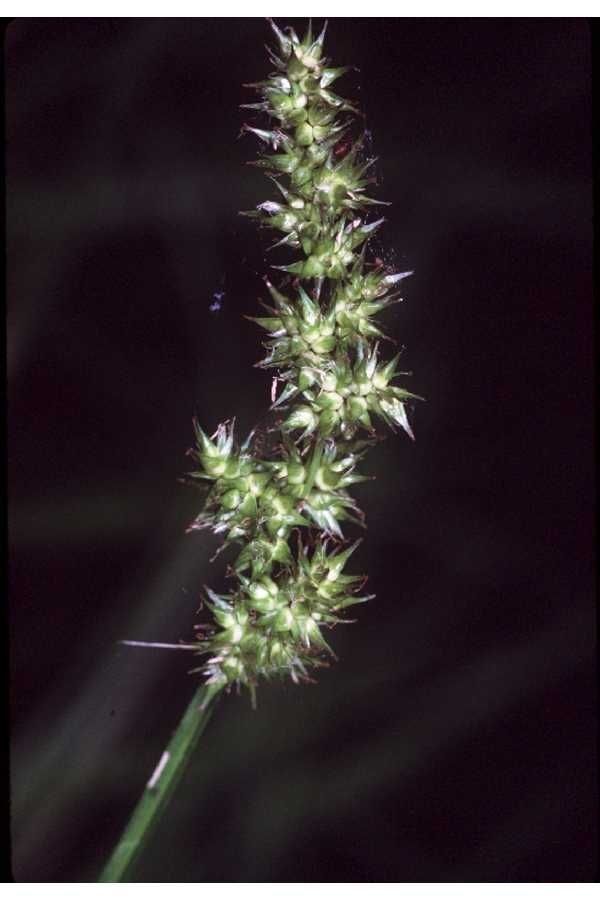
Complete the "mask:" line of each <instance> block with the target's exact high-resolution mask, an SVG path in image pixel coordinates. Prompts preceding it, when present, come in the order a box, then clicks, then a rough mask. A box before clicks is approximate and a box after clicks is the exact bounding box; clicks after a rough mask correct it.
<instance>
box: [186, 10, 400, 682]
mask: <svg viewBox="0 0 600 900" xmlns="http://www.w3.org/2000/svg"><path fill="white" fill-rule="evenodd" d="M271 26H272V28H273V31H274V32H275V35H276V38H277V42H278V50H277V53H273V52H271V51H269V55H270V59H271V62H272V64H273V65H274V67H275V72H274V73H273V74H271V75H270V76H269V77H268V78H267V79H266V80H265V81H262V82H259V83H257V84H253V85H249V87H252V88H254V89H256V90H257V91H258V93H259V95H260V101H259V102H257V103H252V104H247V105H246V107H247V108H250V109H253V110H255V111H257V112H260V113H262V114H264V115H265V116H266V117H268V126H267V127H265V128H259V127H253V126H250V125H245V126H244V129H243V130H244V131H246V132H250V133H252V134H254V135H256V137H258V138H259V140H260V141H261V142H262V144H263V145H264V146H263V150H264V153H263V155H262V156H261V158H260V159H259V160H258V161H257V162H256V165H258V166H260V167H262V168H264V169H265V170H266V172H267V173H268V175H269V177H270V178H271V180H272V181H273V182H274V185H275V186H276V188H277V190H278V199H277V200H267V201H266V202H264V203H261V204H259V206H258V207H257V209H256V210H253V211H252V212H249V213H246V215H249V216H251V217H253V218H256V219H258V220H259V222H260V224H261V225H263V226H266V227H268V228H270V229H273V230H275V231H277V232H279V233H282V234H283V237H282V238H281V240H278V241H277V242H276V244H275V245H274V246H282V245H283V246H285V247H288V248H291V249H292V250H294V251H296V253H299V254H300V258H299V259H295V260H294V261H292V262H291V263H289V264H288V265H285V266H275V267H274V268H277V269H279V270H283V271H284V272H285V273H286V274H285V276H282V277H283V278H284V280H285V282H286V284H284V285H282V289H281V290H279V289H278V288H276V287H274V286H273V285H272V284H271V283H270V281H268V280H267V281H266V287H267V289H268V291H269V294H270V297H271V304H272V305H267V304H265V306H266V310H267V312H268V315H267V316H263V317H258V318H256V319H255V321H256V322H257V323H258V325H260V326H261V327H262V328H263V329H264V330H265V331H266V332H267V334H268V339H267V340H266V343H265V348H266V351H267V355H266V356H265V358H264V359H263V360H262V361H261V362H260V363H259V365H260V366H262V367H263V368H269V369H271V368H272V369H274V370H275V373H276V379H277V380H276V382H275V384H279V383H281V386H282V387H281V392H280V394H279V396H278V397H277V398H276V399H275V400H274V402H273V405H272V409H273V410H275V414H276V415H280V416H281V417H280V418H279V419H277V423H276V426H275V429H274V430H276V431H277V432H278V434H279V443H278V445H277V449H276V451H275V452H274V453H273V454H271V458H267V459H261V458H259V456H258V454H257V453H256V452H255V451H254V449H253V446H252V445H253V435H251V436H250V437H249V438H248V440H247V441H246V442H245V443H244V444H243V445H241V446H238V445H236V443H235V440H234V434H233V425H232V424H230V423H225V424H222V425H220V426H219V428H218V429H217V431H216V432H215V434H214V435H213V436H212V437H208V436H207V435H206V434H205V433H204V431H203V430H202V429H201V428H200V427H199V426H198V425H197V424H196V439H197V443H196V448H195V450H194V451H192V455H193V456H194V458H195V460H196V461H197V463H198V469H197V471H195V472H193V473H191V475H192V477H195V478H198V479H203V480H206V481H208V482H209V484H210V487H209V490H208V494H207V498H206V501H205V505H204V509H203V511H202V513H201V514H200V515H199V516H198V518H197V519H196V520H195V522H193V523H192V526H191V528H192V529H196V528H211V529H212V530H213V531H214V532H215V533H218V534H222V535H223V536H224V541H225V545H230V544H237V545H238V546H240V547H241V549H240V552H239V555H238V556H237V559H236V560H235V562H234V563H233V566H232V569H233V574H234V576H235V579H236V588H235V590H234V591H233V592H232V593H231V594H228V595H218V594H216V593H214V591H211V590H207V594H208V600H207V605H208V606H209V608H210V610H211V611H212V614H213V617H214V624H213V625H212V626H209V627H208V628H203V630H202V631H201V636H200V637H199V640H198V650H199V652H201V653H206V654H208V655H209V658H208V661H207V662H206V663H205V665H204V666H203V667H202V670H201V671H203V673H204V674H205V676H206V677H207V680H208V681H209V682H212V683H218V684H223V685H228V684H233V683H237V684H238V685H240V684H243V685H246V686H248V687H249V688H250V689H251V691H252V693H253V694H254V689H255V685H256V683H257V681H258V679H259V678H260V677H261V676H263V677H270V676H273V675H276V674H283V675H286V674H287V675H290V676H291V677H292V678H293V680H294V681H298V680H306V679H308V672H309V669H310V668H311V667H315V666H320V665H324V664H325V662H326V659H327V656H328V655H332V651H331V649H330V647H329V645H328V643H327V642H326V640H325V638H324V636H323V630H324V629H325V628H331V627H333V626H334V625H336V624H337V623H338V622H340V621H342V618H341V614H342V613H343V611H344V610H345V609H347V608H348V607H350V606H353V605H354V604H357V603H361V602H364V601H365V600H368V599H370V598H369V596H366V595H361V594H360V593H359V592H360V590H361V588H362V586H363V585H364V582H365V579H364V578H363V577H362V576H353V575H347V574H345V573H344V572H343V569H344V566H345V564H346V562H347V560H348V558H349V557H350V555H351V554H352V553H353V551H354V550H355V548H356V546H357V544H358V542H356V543H354V544H352V545H351V546H350V547H346V545H345V543H344V534H343V531H342V523H344V522H348V521H349V522H353V523H356V524H359V525H360V524H362V521H363V517H362V514H361V512H360V510H359V509H358V508H357V506H356V503H355V501H354V500H353V498H352V497H351V495H350V494H349V492H348V488H349V487H350V486H351V485H353V484H356V483H357V482H359V481H363V480H365V479H364V476H362V475H360V474H358V472H357V471H356V466H357V464H358V462H359V460H360V459H361V457H362V456H363V454H364V452H365V450H366V449H367V448H368V447H369V445H370V444H371V443H372V442H373V440H374V434H375V433H374V418H375V420H377V419H379V420H382V421H383V422H384V423H386V424H388V425H390V426H391V427H392V428H394V427H395V426H399V427H400V428H402V429H404V431H406V432H407V434H408V435H409V436H410V437H412V431H411V428H410V425H409V421H408V417H407V413H406V403H407V402H408V401H409V400H411V399H412V398H415V395H414V394H411V393H410V392H409V391H407V390H405V389H404V388H402V387H399V386H398V385H396V384H395V380H396V378H397V376H398V375H400V374H407V373H400V372H398V371H397V364H398V356H396V357H394V358H393V359H391V360H389V361H384V360H380V358H379V343H378V342H379V341H380V340H381V339H382V338H384V335H383V333H382V331H381V329H380V327H379V325H378V324H377V323H376V321H375V319H376V317H377V316H378V315H379V314H380V313H381V312H382V311H383V310H385V309H386V308H387V307H388V306H389V305H390V304H392V303H394V302H396V301H397V300H398V299H399V296H398V294H395V293H393V291H394V289H395V286H396V285H398V283H399V282H400V281H401V280H402V279H403V278H404V277H406V276H407V275H410V274H411V273H410V272H402V273H393V272H390V271H388V270H386V269H384V268H383V266H382V265H381V264H373V263H369V262H368V256H367V248H368V241H369V238H370V237H371V236H372V235H373V234H374V232H375V231H376V230H377V229H378V228H379V226H380V225H381V223H382V222H383V219H377V220H376V221H374V222H367V221H365V217H366V215H367V214H368V212H369V208H370V207H371V206H373V205H376V204H377V203H378V202H379V201H376V200H373V199H372V198H370V197H367V196H366V195H365V190H366V189H367V187H368V185H369V183H370V182H371V181H372V179H370V178H369V175H368V170H369V167H370V166H371V165H372V163H373V160H372V159H365V153H364V146H363V140H362V137H361V136H360V135H359V136H358V137H357V138H356V139H354V140H352V139H350V140H349V139H348V136H349V135H351V133H352V127H353V125H354V123H355V122H356V119H357V116H358V111H357V110H356V109H355V107H354V106H353V105H352V104H351V103H349V102H347V101H346V100H344V99H343V98H342V97H340V96H338V95H337V94H335V93H333V92H332V91H331V89H330V88H331V85H332V84H333V83H334V82H335V81H336V80H337V79H338V78H339V77H340V76H341V75H343V74H344V73H345V72H346V71H348V68H349V67H345V68H333V67H331V66H330V64H329V62H328V60H327V59H325V58H324V57H323V39H324V35H325V28H324V29H323V31H322V32H321V33H320V34H319V36H318V37H316V38H313V35H312V31H311V28H310V26H309V29H308V32H307V34H306V36H305V37H304V39H303V40H300V39H299V38H298V36H297V35H296V33H295V32H294V31H293V30H292V29H288V30H287V32H286V33H284V32H282V31H281V30H280V29H279V28H278V27H277V26H276V25H275V23H274V22H272V21H271ZM302 282H304V284H302ZM345 547H346V549H344V548H345Z"/></svg>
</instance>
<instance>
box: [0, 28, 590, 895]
mask: <svg viewBox="0 0 600 900" xmlns="http://www.w3.org/2000/svg"><path fill="white" fill-rule="evenodd" d="M282 24H284V23H282ZM291 24H295V25H297V26H298V27H301V28H302V27H303V25H304V23H302V22H299V23H298V22H294V23H291ZM267 39H268V27H267V25H266V23H265V22H264V21H263V20H262V19H259V18H251V19H37V20H36V19H27V20H26V19H21V20H18V19H17V20H15V21H14V22H13V23H12V24H11V25H9V26H8V30H7V33H6V37H5V55H6V116H7V118H6V123H7V124H6V127H7V132H6V135H7V193H8V196H7V201H8V204H7V212H8V263H9V268H8V288H9V307H8V387H9V420H8V421H9V445H8V453H9V490H10V494H9V540H10V625H11V632H10V634H11V723H12V768H11V789H12V813H11V832H12V859H13V869H14V877H15V879H16V880H17V881H93V880H95V878H96V877H97V874H98V871H99V868H100V866H101V864H102V862H103V861H104V859H105V857H106V855H107V854H108V852H109V850H110V848H111V846H112V845H113V843H114V841H115V840H116V838H117V836H118V835H119V833H120V830H121V829H122V827H123V825H124V823H125V821H126V817H127V814H128V812H129V811H130V809H131V808H132V806H133V804H134V802H135V800H136V798H137V796H138V795H139V792H140V790H141V788H142V786H143V784H144V783H145V781H146V779H147V778H148V776H149V774H150V772H151V771H152V769H153V767H154V765H155V764H156V762H157V760H158V758H159V756H160V753H161V751H162V749H163V747H164V745H165V743H166V741H167V739H168V736H169V734H170V732H171V730H172V728H173V727H174V726H175V724H176V723H177V721H178V719H179V717H180V715H181V713H182V711H183V709H184V708H185V706H186V704H187V702H188V700H189V698H190V696H191V694H192V691H193V689H194V682H193V677H192V676H188V675H187V669H188V668H189V662H190V659H189V657H188V656H186V655H185V654H183V653H180V654H178V653H175V652H174V653H170V652H168V651H164V652H161V651H157V650H156V651H154V650H135V649H130V648H125V647H121V646H119V645H118V644H117V641H118V640H119V639H120V638H136V639H140V640H156V641H176V640H178V639H179V638H189V637H190V635H191V633H192V626H193V624H194V623H195V622H196V621H197V615H196V610H197V608H198V605H199V599H200V593H201V588H202V585H203V584H204V583H205V582H209V583H210V584H211V585H212V586H213V587H216V588H219V587H224V586H225V582H224V578H223V576H224V569H225V562H226V560H225V558H224V557H220V558H219V559H218V560H217V561H216V562H215V563H212V564H210V563H209V558H210V556H211V555H212V553H213V552H214V551H215V549H216V547H217V546H218V542H217V541H216V540H215V539H214V538H212V537H210V536H208V535H188V536H186V535H185V528H186V526H187V525H188V523H189V522H190V520H191V519H192V518H193V517H194V516H195V514H196V513H197V512H198V510H199V507H200V504H201V497H200V495H199V494H196V493H195V492H194V491H193V490H192V489H190V488H187V487H185V486H184V485H183V484H181V483H179V482H178V480H177V478H178V476H180V475H182V474H183V473H184V472H185V471H187V469H188V461H187V460H186V458H185V456H184V453H185V450H186V449H187V448H188V447H189V446H190V445H191V443H192V428H191V418H192V415H194V414H197V415H198V416H199V419H200V421H201V422H202V423H203V424H204V425H205V427H206V428H207V429H210V430H212V429H214V428H215V427H216V425H217V423H218V422H219V421H222V420H223V419H225V418H228V417H231V416H233V415H236V416H237V419H238V424H239V433H240V434H245V433H246V432H247V431H248V430H249V429H250V428H251V427H252V426H253V425H254V424H255V423H256V422H257V421H259V420H261V419H262V417H263V415H264V412H265V409H266V407H267V403H268V393H269V388H270V384H269V379H268V377H267V376H266V375H265V374H264V373H261V372H260V371H258V370H257V369H254V368H252V364H253V363H254V362H255V361H256V359H258V358H259V354H260V347H259V341H260V335H259V333H258V329H257V328H256V327H255V326H254V325H253V324H252V323H251V322H248V321H247V320H245V319H244V318H243V317H242V316H243V314H252V313H254V312H255V311H256V309H257V300H258V297H259V296H260V295H261V294H262V288H261V280H260V279H261V276H262V274H263V273H264V272H265V271H266V268H267V266H268V264H269V263H270V262H271V260H270V259H269V260H268V261H265V259H264V257H265V249H264V248H265V246H266V242H267V240H270V236H269V237H265V236H263V235H260V234H259V233H258V231H257V229H256V228H255V227H254V225H253V224H252V223H251V222H249V221H247V220H244V219H242V218H240V217H239V216H238V215H237V212H238V210H241V209H248V208H250V207H252V206H253V205H254V204H256V203H257V202H259V201H261V200H263V199H266V198H267V197H268V196H272V193H271V190H270V187H269V184H268V182H267V181H266V180H265V179H264V178H263V176H262V175H261V173H260V172H259V171H258V170H256V169H253V168H249V167H246V166H245V165H244V162H245V160H247V159H252V158H254V156H255V153H256V148H255V144H254V141H253V140H252V139H250V138H248V137H245V138H243V139H241V140H237V136H238V132H239V129H240V125H241V124H242V122H243V120H244V115H245V114H244V113H243V111H241V110H239V109H238V104H239V103H241V102H247V101H248V99H249V94H248V92H246V91H244V89H243V88H242V87H241V85H242V82H248V81H255V80H258V79H260V78H261V77H263V76H264V75H266V74H267V72H268V71H269V64H268V62H267V60H266V56H265V53H264V49H263V42H264V40H267ZM327 49H328V52H329V54H330V55H331V57H332V58H333V59H334V61H335V63H336V64H340V65H341V64H345V63H353V64H355V65H358V66H359V67H360V74H359V75H356V76H352V77H350V78H347V79H346V81H345V83H344V85H343V86H342V84H341V82H340V88H339V90H340V91H341V92H342V93H345V94H346V95H347V96H348V95H350V96H354V97H357V98H358V99H359V102H360V103H361V104H362V106H363V108H364V110H365V113H366V116H367V126H368V128H369V129H370V131H371V133H372V138H373V146H374V149H375V152H376V153H377V155H378V156H379V162H378V165H377V170H378V177H379V182H380V184H379V189H378V196H379V197H380V198H381V199H385V200H391V201H393V206H392V207H390V209H389V211H388V213H387V215H388V223H387V225H386V227H385V228H384V230H383V231H382V233H381V241H380V242H379V244H378V245H377V246H376V247H375V248H374V249H375V250H376V251H377V252H378V253H379V254H380V255H382V256H383V258H384V259H385V261H386V263H389V264H390V265H393V266H398V267H401V268H414V269H415V270H416V274H415V276H414V277H413V278H412V279H410V280H409V282H406V285H407V286H406V289H405V291H404V294H405V302H404V304H402V305H401V306H399V307H396V308H395V309H396V311H395V312H391V313H390V314H389V316H387V319H386V325H387V328H388V331H389V332H391V333H392V334H393V336H394V337H395V338H396V339H397V340H399V341H400V342H401V343H402V344H405V345H406V347H407V349H406V351H405V356H404V359H405V360H406V364H407V365H406V367H407V368H410V369H411V370H413V371H414V376H413V378H412V381H411V386H412V387H413V388H414V390H416V391H417V392H418V393H423V394H425V395H426V397H427V403H426V404H421V405H419V407H418V408H417V409H416V410H415V413H414V419H413V421H414V427H415V431H416V435H417V441H416V443H415V444H414V445H413V444H411V443H410V441H409V440H408V439H406V438H405V437H403V436H395V437H394V436H392V437H390V438H389V439H388V440H387V441H385V442H384V443H383V444H381V446H379V447H378V448H377V449H376V450H374V451H373V452H372V454H371V455H370V456H369V458H368V460H367V463H366V466H364V467H363V468H366V469H367V471H369V472H370V473H371V474H375V475H376V476H377V480H376V481H375V482H373V483H369V484H368V485H367V486H366V487H365V486H361V488H359V489H358V490H357V494H358V495H359V496H360V500H361V503H362V505H363V508H364V509H365V511H366V513H367V517H368V523H369V527H368V531H367V533H366V539H365V541H364V543H363V545H362V547H361V549H360V551H359V553H358V554H357V556H356V559H355V567H354V571H364V572H368V573H369V575H370V583H369V586H370V588H371V590H373V591H374V592H375V593H376V594H377V599H376V600H375V601H373V602H372V603H370V604H368V605H367V606H364V607H360V608H359V612H358V619H359V621H358V623H357V624H355V625H348V626H346V627H344V628H338V629H337V630H336V631H335V632H334V633H333V635H332V641H333V644H334V646H335V649H336V650H337V652H338V653H339V656H340V662H339V663H338V664H337V665H335V666H333V667H332V668H331V669H330V670H328V671H326V672H325V673H324V674H323V675H321V676H320V678H319V684H318V685H315V686H309V687H294V686H293V685H291V684H284V685H268V686H264V687H262V688H261V689H260V691H259V705H258V710H257V711H256V712H254V711H252V710H251V709H250V705H249V702H248V699H247V697H246V696H241V697H239V698H238V697H235V696H231V697H227V698H225V699H224V700H223V701H222V703H221V704H220V706H219V708H218V710H217V712H216V715H215V717H214V719H213V721H212V722H211V724H210V726H209V728H208V730H207V732H206V735H205V737H204V738H203V739H202V741H201V744H200V746H199V748H198V750H197V752H196V754H195V757H194V759H193V762H192V764H191V765H190V768H189V770H188V772H187V774H186V776H185V779H184V781H183V783H182V785H181V787H180V788H179V790H178V793H177V795H176V797H175V798H174V800H173V801H172V804H171V806H170V808H169V810H168V812H167V813H166V814H165V816H164V817H163V819H162V822H161V824H160V826H159V828H158V829H157V831H156V833H155V835H154V837H153V839H152V841H151V844H150V845H149V847H148V850H147V852H146V853H145V854H144V856H143V858H142V859H141V860H140V862H139V865H138V868H137V870H136V879H135V880H138V881H159V882H160V881H163V882H170V881H180V882H185V881H191V882H193V881H196V882H201V881H229V882H235V881H257V882H258V881H268V882H275V881H283V882H285V881H300V882H302V881H305V882H308V881H355V882H360V881H380V882H385V881H392V882H393V881H397V882H401V881H407V882H410V881H415V882H417V881H421V882H423V881H590V880H594V878H595V875H596V869H595V857H594V851H593V847H594V845H595V824H594V822H595V804H596V780H595V775H594V765H593V763H594V754H595V712H594V701H595V696H594V691H593V688H592V675H593V651H594V635H593V632H594V613H593V599H592V595H593V580H592V562H593V548H592V497H593V469H592V438H593V435H592V329H591V318H592V316H591V300H590V296H591V215H592V213H591V190H590V183H591V171H590V170H591V152H590V128H591V126H590V48H589V34H588V25H587V23H586V22H585V20H582V19H548V20H544V19H538V20H533V19H399V18H398V19H343V18H341V19H334V20H332V21H331V22H330V29H329V37H328V42H327ZM221 289H224V290H225V294H226V296H225V302H224V305H223V308H222V310H221V311H220V312H218V313H216V314H215V313H211V312H210V311H209V305H210V304H211V301H212V298H213V294H214V292H215V291H217V290H221Z"/></svg>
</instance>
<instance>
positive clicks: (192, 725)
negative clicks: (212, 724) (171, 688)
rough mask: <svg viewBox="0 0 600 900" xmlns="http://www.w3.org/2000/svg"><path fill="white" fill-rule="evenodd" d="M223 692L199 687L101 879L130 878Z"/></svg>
mask: <svg viewBox="0 0 600 900" xmlns="http://www.w3.org/2000/svg"><path fill="white" fill-rule="evenodd" d="M219 692H220V686H219V685H214V684H213V685H205V684H202V685H200V686H199V687H198V688H197V690H196V693H195V694H194V696H193V698H192V700H191V702H190V704H189V706H188V708H187V709H186V711H185V713H184V715H183V718H182V719H181V722H180V723H179V725H178V727H177V729H176V731H175V732H174V734H173V737H172V738H171V740H170V741H169V744H168V746H167V749H166V750H165V751H164V753H163V754H162V756H161V758H160V760H159V762H158V765H157V766H156V769H155V770H154V772H153V774H152V776H151V777H150V779H149V781H148V782H147V784H146V787H145V788H144V792H143V794H142V796H141V797H140V800H139V802H138V805H137V806H136V808H135V810H134V811H133V814H132V816H131V818H130V820H129V822H128V823H127V826H126V827H125V830H124V832H123V834H122V836H121V839H120V840H119V843H118V844H117V846H116V847H115V849H114V851H113V853H112V855H111V856H110V859H109V860H108V862H107V864H106V866H105V867H104V869H103V870H102V874H101V875H100V878H99V879H98V881H111V882H118V881H129V880H130V876H131V872H132V870H133V867H134V864H135V861H136V859H137V858H138V856H139V854H140V852H141V851H142V849H143V847H144V845H145V843H146V841H147V840H148V838H149V836H150V834H151V833H152V830H153V828H154V826H155V825H156V823H157V822H158V820H159V817H160V814H161V812H162V811H163V809H164V808H165V806H166V804H167V802H168V799H169V797H170V796H171V794H172V793H173V791H174V789H175V787H176V785H177V782H178V781H179V779H180V778H181V775H182V773H183V770H184V767H185V764H186V762H187V760H188V759H189V757H190V756H191V754H192V751H193V749H194V747H195V746H196V745H197V743H198V740H199V738H200V736H201V734H202V732H203V731H204V729H205V727H206V725H207V723H208V720H209V719H210V717H211V715H212V712H213V709H214V703H215V700H216V698H217V696H218V694H219Z"/></svg>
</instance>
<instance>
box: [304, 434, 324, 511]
mask: <svg viewBox="0 0 600 900" xmlns="http://www.w3.org/2000/svg"><path fill="white" fill-rule="evenodd" d="M324 447H325V442H324V441H323V439H322V438H320V437H318V438H317V440H316V441H315V446H314V447H313V452H312V456H311V459H310V463H309V465H308V471H307V473H306V481H305V482H304V490H303V492H302V496H303V497H308V495H309V494H310V492H311V491H312V489H313V485H314V483H315V477H316V475H317V471H318V469H319V466H320V465H321V459H322V458H323V449H324Z"/></svg>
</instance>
